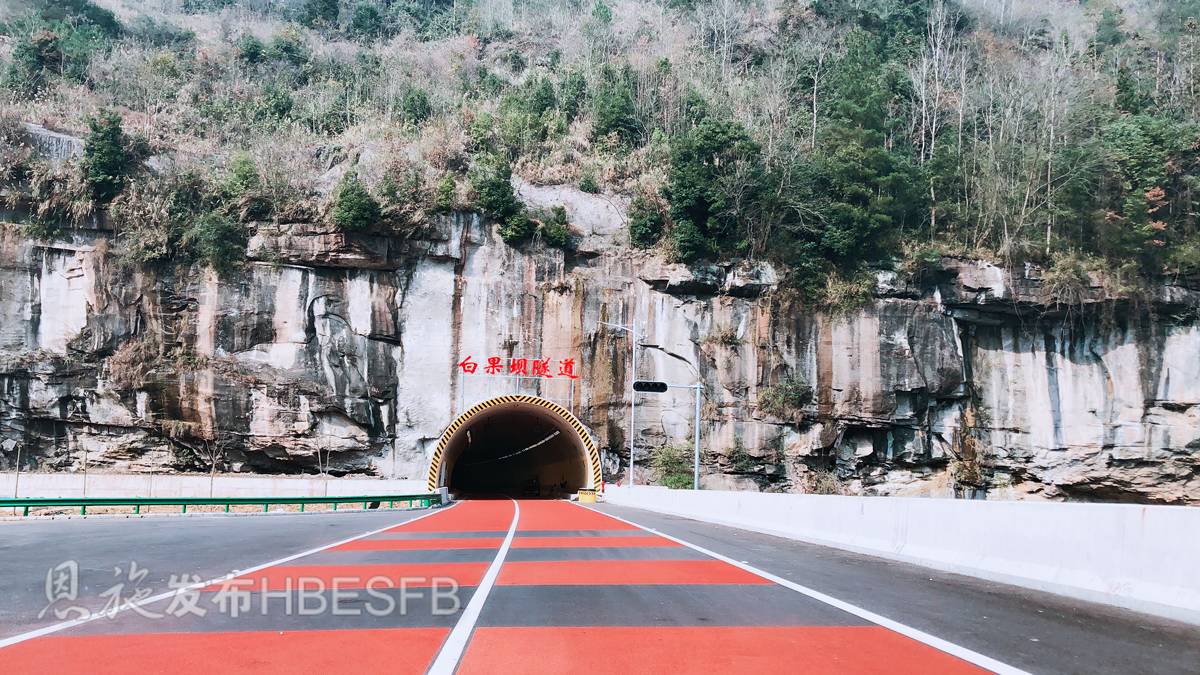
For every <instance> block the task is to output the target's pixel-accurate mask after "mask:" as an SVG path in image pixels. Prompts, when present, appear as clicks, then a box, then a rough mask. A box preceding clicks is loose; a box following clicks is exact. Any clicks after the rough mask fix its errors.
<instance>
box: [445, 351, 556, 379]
mask: <svg viewBox="0 0 1200 675" xmlns="http://www.w3.org/2000/svg"><path fill="white" fill-rule="evenodd" d="M550 361H551V359H550V357H549V356H547V357H545V358H540V359H529V358H509V359H504V358H502V357H499V356H489V357H487V359H486V360H485V362H484V363H483V364H482V365H483V374H484V375H519V376H520V375H523V376H525V377H546V378H551V379H553V378H556V377H566V378H570V379H572V380H574V379H577V378H578V377H579V373H577V372H575V359H559V360H558V362H557V363H556V364H555V365H556V366H557V371H556V370H555V366H551V364H550ZM480 365H481V364H480V363H479V362H477V361H475V360H473V359H472V358H471V357H470V356H468V357H467V358H465V359H463V360H462V361H459V362H458V367H459V368H461V369H462V372H464V373H466V374H467V375H474V374H476V373H478V372H479V367H480Z"/></svg>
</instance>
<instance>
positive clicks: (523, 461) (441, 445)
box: [429, 396, 600, 498]
mask: <svg viewBox="0 0 1200 675" xmlns="http://www.w3.org/2000/svg"><path fill="white" fill-rule="evenodd" d="M599 482H600V457H599V455H598V454H597V452H596V447H595V445H594V444H593V443H592V440H591V437H590V436H589V435H588V433H587V431H586V430H585V429H584V427H583V425H582V424H581V423H580V422H579V420H578V419H576V418H575V416H574V415H572V414H571V413H570V412H569V411H567V410H566V409H565V408H563V407H562V406H560V405H558V404H556V403H554V402H552V401H548V400H546V399H543V398H539V397H536V396H500V397H497V398H493V399H489V400H487V401H484V402H483V403H480V404H478V405H476V406H474V407H472V408H471V409H470V410H468V411H467V412H465V413H463V414H462V415H460V416H459V417H458V418H457V419H455V420H454V422H452V423H451V424H450V426H449V427H447V429H446V431H445V433H443V434H442V437H441V438H440V439H439V440H438V445H437V448H436V449H435V450H434V455H433V459H432V461H431V462H430V466H429V489H430V490H431V491H432V490H436V489H438V488H440V487H447V488H449V489H450V492H451V494H456V495H458V496H471V495H479V496H482V495H497V494H502V495H509V496H513V497H524V498H532V497H544V498H556V497H563V496H565V495H568V494H573V493H575V492H577V491H578V490H580V489H582V488H595V487H596V486H597V485H598V484H599Z"/></svg>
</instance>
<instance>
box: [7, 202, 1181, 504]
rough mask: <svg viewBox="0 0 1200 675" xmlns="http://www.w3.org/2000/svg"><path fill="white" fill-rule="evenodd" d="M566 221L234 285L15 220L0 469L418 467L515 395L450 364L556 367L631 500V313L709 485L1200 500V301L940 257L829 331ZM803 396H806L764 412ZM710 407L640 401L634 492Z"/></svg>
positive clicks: (1169, 289) (771, 302)
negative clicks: (483, 404)
mask: <svg viewBox="0 0 1200 675" xmlns="http://www.w3.org/2000/svg"><path fill="white" fill-rule="evenodd" d="M522 192H523V194H524V195H525V197H526V198H527V199H532V200H539V199H540V200H543V201H545V200H551V201H553V200H559V199H565V197H564V196H563V195H560V194H558V193H556V192H553V191H547V190H545V189H539V188H534V187H532V186H522ZM567 197H570V195H567ZM567 201H568V207H569V208H568V210H569V212H571V215H572V218H573V220H575V219H579V220H581V221H584V222H585V223H586V224H587V227H586V228H584V229H586V231H581V232H580V233H579V234H580V235H581V236H582V239H581V241H583V242H584V243H586V244H587V245H586V246H581V247H580V248H579V249H578V250H577V251H576V252H575V253H573V254H564V253H563V252H561V251H558V250H555V249H545V248H542V247H541V246H540V245H531V246H530V247H528V248H526V249H524V250H518V249H514V248H512V247H509V246H507V245H505V244H504V243H503V242H501V241H500V240H499V238H498V237H497V236H496V234H495V233H494V231H493V228H492V227H491V226H490V225H488V224H486V223H484V222H482V221H481V220H480V219H479V218H478V217H477V216H474V215H471V214H456V215H453V216H446V217H443V218H441V219H439V220H437V221H436V222H433V223H431V224H430V226H429V228H427V231H426V232H424V233H422V234H421V235H420V236H417V237H414V238H409V239H401V238H387V237H369V236H362V237H348V236H346V235H344V234H342V233H339V232H337V231H335V230H333V229H329V228H326V227H323V226H317V225H313V224H305V223H300V224H289V225H282V226H276V225H266V224H264V225H261V226H260V227H258V228H257V233H256V234H255V236H254V238H253V239H252V241H251V244H250V248H249V250H250V256H251V259H250V261H249V262H248V263H247V264H246V265H245V266H244V268H243V269H242V270H240V271H239V272H237V273H234V274H229V275H226V276H225V277H219V276H217V275H216V274H215V273H213V272H211V271H208V270H204V269H200V268H192V269H174V268H164V269H130V268H128V267H126V266H123V265H121V264H120V263H119V262H118V259H117V257H116V256H115V255H114V254H113V252H112V251H113V250H114V249H115V248H116V247H117V246H118V245H119V242H118V241H116V240H114V235H113V233H111V232H108V231H106V230H104V229H103V227H102V226H97V229H94V230H79V231H75V232H73V233H72V234H71V235H70V237H69V238H67V239H65V240H62V241H54V242H39V241H31V240H29V239H27V238H25V237H23V236H22V235H21V234H20V232H19V229H17V228H16V227H15V226H11V225H9V226H4V229H3V230H2V232H0V235H2V238H0V469H7V470H11V469H12V468H13V467H14V466H15V465H16V463H17V462H18V461H19V462H20V463H21V466H22V470H27V471H28V470H47V471H49V470H66V471H78V470H82V469H83V466H84V464H85V462H86V463H87V465H88V467H89V469H91V470H112V471H136V472H149V471H195V470H206V469H207V468H208V467H209V465H210V464H209V463H210V462H211V461H212V459H213V458H214V457H215V458H217V462H218V468H219V469H220V470H223V471H243V472H267V473H298V472H309V473H312V472H317V471H320V470H321V469H322V468H325V467H328V469H329V470H331V471H332V472H334V473H335V474H351V473H354V474H374V475H383V476H389V477H394V478H416V477H421V476H423V474H424V471H425V468H426V466H427V457H428V455H429V453H430V452H431V451H432V447H433V445H434V444H435V443H436V440H437V438H438V436H439V435H440V434H441V432H442V430H443V429H444V428H445V426H446V425H447V424H448V423H449V421H450V420H451V419H452V418H453V416H454V415H456V414H457V413H459V412H461V411H462V410H464V409H465V408H466V407H469V406H470V405H471V404H472V403H474V402H476V401H478V400H480V399H482V398H486V397H488V396H493V395H497V394H501V393H509V392H512V391H515V390H516V389H515V388H514V387H515V386H516V385H514V384H513V383H512V381H509V380H497V379H488V378H483V377H481V376H478V375H477V376H474V377H472V376H467V375H461V374H460V372H459V369H458V368H457V366H456V364H457V363H459V362H460V361H461V360H462V359H463V358H465V357H467V356H471V357H472V358H473V359H474V360H476V361H479V362H483V361H485V360H486V358H487V357H489V356H502V357H513V356H515V357H520V356H527V357H534V356H543V357H551V358H552V359H553V361H554V362H555V363H557V361H558V360H559V359H561V358H573V359H575V360H576V361H577V362H578V364H579V367H580V374H581V377H580V378H579V379H578V380H576V381H574V384H572V383H571V382H570V381H568V380H565V379H561V378H556V379H554V380H547V381H545V382H543V383H541V384H532V383H524V384H523V385H522V387H521V389H520V391H522V392H523V393H537V394H540V395H543V396H546V397H547V398H551V399H554V400H558V401H561V402H563V403H564V404H566V405H569V406H570V407H571V408H572V409H573V410H574V411H575V412H576V413H577V414H578V415H579V416H580V418H581V419H582V420H583V421H584V422H585V423H586V424H588V425H589V427H590V428H591V429H592V430H593V432H594V434H595V436H596V438H597V441H598V443H599V445H600V447H602V448H605V449H606V450H605V453H604V462H605V470H606V473H607V477H608V479H609V480H621V479H624V478H625V474H626V467H627V464H628V451H627V447H628V438H627V429H628V417H627V415H628V411H629V406H628V402H629V401H628V383H629V377H630V373H629V368H630V365H631V364H630V359H629V356H630V343H629V336H628V335H627V334H625V333H622V332H619V331H614V330H611V329H608V328H605V327H604V326H603V324H602V323H601V322H602V321H609V322H616V323H626V324H627V323H629V322H636V324H637V325H638V327H639V330H640V331H641V332H642V334H643V337H642V339H641V345H640V347H639V360H638V372H637V376H638V377H639V378H641V379H659V380H666V381H669V382H671V383H675V384H691V383H693V382H695V381H697V380H699V381H700V382H702V383H703V384H704V387H705V389H704V402H703V403H704V404H703V413H702V418H703V420H702V429H703V434H704V448H705V455H704V474H705V479H704V480H705V484H706V485H707V486H709V487H719V488H736V489H753V490H780V491H807V490H817V491H844V492H852V493H865V494H907V495H919V494H928V495H950V494H959V495H965V496H984V495H987V496H989V497H991V498H1014V497H1025V498H1054V499H1061V498H1078V499H1106V500H1122V501H1153V502H1171V503H1200V322H1198V319H1197V314H1198V312H1200V288H1198V287H1197V286H1196V285H1191V286H1189V285H1188V284H1185V283H1183V282H1178V283H1175V284H1165V285H1163V286H1161V287H1160V288H1159V289H1157V291H1156V293H1157V295H1155V296H1154V297H1149V298H1143V299H1142V300H1141V301H1140V302H1139V303H1131V302H1129V301H1126V300H1115V299H1113V298H1110V297H1108V295H1107V294H1106V292H1105V290H1104V284H1103V281H1102V280H1096V283H1095V284H1094V287H1093V288H1091V289H1089V290H1088V293H1087V301H1086V302H1085V304H1084V306H1083V307H1077V308H1072V309H1071V310H1070V311H1067V310H1066V309H1065V308H1060V307H1056V306H1054V305H1047V304H1045V303H1043V302H1042V301H1041V299H1040V283H1039V279H1038V270H1036V269H1035V268H1027V269H1024V270H1016V271H1009V270H1003V269H1000V268H997V267H994V266H990V265H988V264H985V263H979V262H971V261H961V260H953V259H947V260H944V261H943V262H942V264H941V265H940V266H939V267H938V268H937V269H935V270H933V271H932V272H930V273H928V274H926V275H925V276H923V277H922V278H920V279H917V280H915V281H905V280H902V279H900V278H898V277H896V275H895V274H892V273H880V275H879V281H878V284H877V287H876V291H875V294H874V297H873V299H872V300H871V301H870V302H869V303H867V304H866V305H865V306H864V307H862V308H860V309H858V310H854V311H850V312H847V313H840V314H831V313H826V312H819V311H815V310H814V309H813V308H811V307H808V306H805V305H804V304H802V303H799V302H797V301H795V300H793V299H791V298H790V295H789V293H788V292H787V291H786V290H785V289H781V288H779V287H778V278H777V274H776V272H775V270H773V269H772V268H771V267H770V266H768V265H765V264H748V263H743V264H741V265H728V266H721V265H707V266H698V267H695V268H691V269H689V268H687V267H685V266H682V265H674V264H669V263H666V262H664V261H663V260H662V259H661V258H660V257H658V256H656V255H654V254H651V253H639V252H632V251H630V250H629V249H628V248H626V247H625V246H624V243H623V241H622V237H624V236H625V235H624V230H623V228H621V227H618V226H616V225H614V224H613V223H612V222H611V221H612V219H613V218H620V217H621V216H620V213H621V212H622V209H623V205H621V204H620V203H618V202H603V203H601V202H597V203H594V204H593V203H582V202H580V203H582V204H583V206H581V207H579V208H580V209H584V210H583V211H580V212H579V213H575V212H573V211H574V210H578V209H573V208H572V207H571V202H570V200H567ZM610 210H611V211H612V214H616V215H612V214H610V213H608V212H609V211H610ZM592 220H594V221H595V222H591V221H592ZM781 383H790V384H791V385H792V386H793V387H794V388H796V387H799V388H801V389H804V390H805V393H806V394H807V395H804V396H801V397H799V398H796V399H795V400H791V402H790V403H791V404H790V405H788V406H785V407H784V408H783V409H780V408H779V406H775V407H772V406H769V405H762V404H763V402H764V401H765V400H766V399H768V398H769V397H771V396H772V395H773V394H774V393H776V392H777V391H778V388H779V386H780V385H781ZM692 406H693V401H692V392H690V391H688V390H682V389H672V390H671V391H670V392H669V393H668V394H664V395H646V396H643V397H641V398H639V401H638V414H637V418H636V422H637V424H636V433H635V436H636V445H637V448H638V452H637V464H638V469H639V476H638V479H639V480H652V479H654V478H655V474H654V472H653V471H651V470H649V468H648V466H649V464H650V459H651V457H652V455H653V454H654V453H655V451H656V450H655V449H656V448H659V447H661V446H664V445H669V444H688V445H689V447H690V440H691V430H692V416H693V413H692V410H693V408H692ZM764 408H765V409H769V410H773V411H774V414H770V413H768V412H766V411H765V410H764Z"/></svg>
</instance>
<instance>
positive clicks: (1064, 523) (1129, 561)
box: [605, 487, 1200, 624]
mask: <svg viewBox="0 0 1200 675" xmlns="http://www.w3.org/2000/svg"><path fill="white" fill-rule="evenodd" d="M605 496H606V500H607V501H608V502H610V503H613V504H621V505H627V506H634V507H638V508H643V509H649V510H652V511H658V512H661V513H669V514H674V515H679V516H684V517H687V518H694V519H696V520H703V521H707V522H712V523H719V524H723V525H731V526H733V527H738V528H743V529H747V530H753V531H756V532H763V533H767V534H773V535H777V536H782V537H788V538H792V539H798V540H802V541H807V542H812V543H816V544H823V545H826V546H833V547H836V548H841V549H845V550H849V551H855V552H859V553H865V554H868V555H873V556H879V557H883V558H890V559H893V560H899V561H903V562H908V563H915V564H917V565H924V566H926V567H932V568H935V569H939V570H943V571H947V572H955V573H960V574H968V575H971V576H975V577H980V578H983V579H989V580H992V581H1000V582H1004V583H1011V584H1016V585H1018V586H1024V587H1026V588H1032V589H1037V590H1042V591H1049V592H1051V593H1058V594H1061V595H1067V596H1071V597H1075V598H1080V599H1084V600H1091V601H1095V602H1103V603H1107V604H1111V605H1118V606H1121V607H1126V608H1130V609H1135V610H1139V611H1143V612H1148V613H1152V614H1157V615H1159V616H1166V617H1170V618H1175V619H1180V620H1184V621H1188V622H1191V623H1197V624H1200V508H1195V507H1187V506H1137V505H1128V504H1084V503H1061V502H1019V501H978V500H955V499H907V498H896V497H835V496H823V495H791V494H762V493H755V492H725V491H708V490H702V491H693V490H667V489H665V488H656V487H635V488H629V487H624V488H613V487H609V488H608V490H607V492H606V493H605ZM880 583H886V581H885V580H881V581H880Z"/></svg>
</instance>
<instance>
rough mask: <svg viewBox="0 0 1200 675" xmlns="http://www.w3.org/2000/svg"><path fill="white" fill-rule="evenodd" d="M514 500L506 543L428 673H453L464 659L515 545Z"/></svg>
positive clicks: (518, 509) (517, 511) (518, 511)
mask: <svg viewBox="0 0 1200 675" xmlns="http://www.w3.org/2000/svg"><path fill="white" fill-rule="evenodd" d="M509 499H512V498H511V497H510V498H509ZM512 503H513V519H512V524H511V525H509V526H508V535H507V536H505V537H504V543H502V544H500V550H499V551H497V552H496V557H495V559H494V560H492V564H491V566H490V567H488V569H487V572H486V573H485V574H484V575H483V579H482V580H481V581H480V582H479V586H478V587H476V588H475V593H474V594H472V595H471V600H470V602H468V603H467V608H466V609H464V610H463V613H462V615H461V616H459V617H458V623H456V624H454V630H452V631H450V635H448V636H447V637H446V642H445V643H443V644H442V649H441V651H439V652H438V655H437V658H436V659H434V661H433V665H431V666H429V670H428V675H452V674H453V673H454V670H455V669H456V668H457V667H458V662H459V660H460V659H462V655H463V652H464V651H466V649H467V641H468V640H470V639H471V633H472V632H473V631H474V630H475V623H476V622H477V621H479V613H480V612H481V611H483V603H485V602H487V596H488V594H489V593H491V592H492V586H495V585H496V577H497V576H498V575H499V574H500V567H501V566H502V565H504V558H505V557H506V556H507V555H508V549H509V547H510V546H511V545H512V540H513V535H515V534H516V533H517V520H518V519H519V518H520V517H521V505H520V504H518V503H517V500H515V499H513V500H512Z"/></svg>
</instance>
